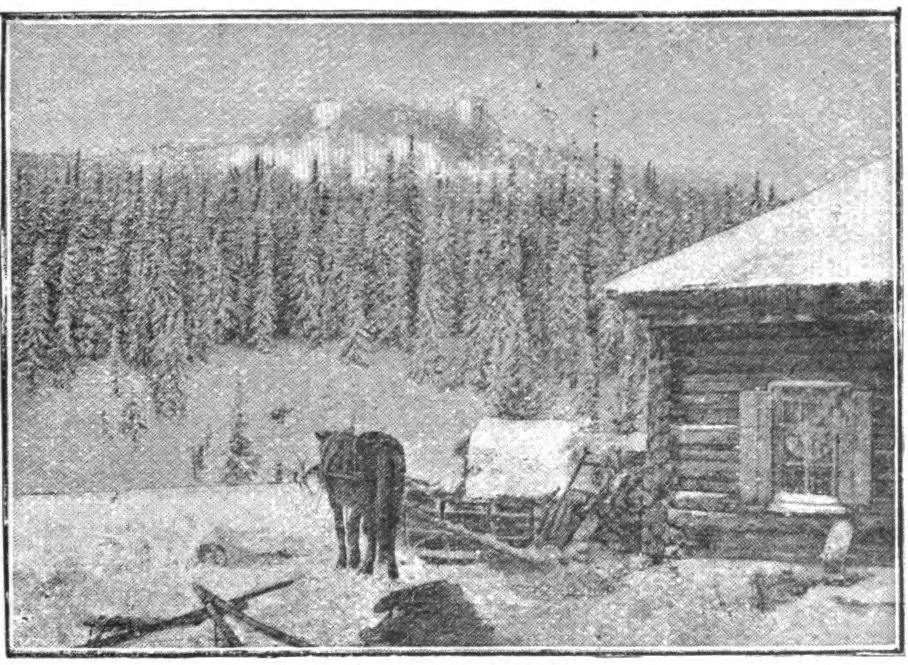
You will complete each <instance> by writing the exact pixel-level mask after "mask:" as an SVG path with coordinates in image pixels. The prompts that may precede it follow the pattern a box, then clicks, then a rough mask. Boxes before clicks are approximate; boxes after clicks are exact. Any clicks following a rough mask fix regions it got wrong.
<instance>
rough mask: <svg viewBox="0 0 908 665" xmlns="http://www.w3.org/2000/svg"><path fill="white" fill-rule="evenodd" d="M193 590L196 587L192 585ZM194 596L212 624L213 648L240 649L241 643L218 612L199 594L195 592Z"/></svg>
mask: <svg viewBox="0 0 908 665" xmlns="http://www.w3.org/2000/svg"><path fill="white" fill-rule="evenodd" d="M192 587H193V589H195V587H196V585H195V584H193V585H192ZM196 595H197V596H198V597H199V599H200V600H201V601H202V602H203V603H204V604H205V612H207V614H208V617H209V618H210V619H211V623H213V624H214V646H216V647H241V646H243V641H242V640H241V639H240V638H239V636H238V635H237V634H236V633H235V632H233V628H231V627H230V625H229V624H228V623H227V622H226V621H225V620H224V617H223V616H222V615H221V613H220V612H218V610H217V608H216V607H215V606H214V605H213V604H212V603H211V602H209V601H206V600H205V599H204V597H203V596H202V594H201V593H199V592H198V590H196Z"/></svg>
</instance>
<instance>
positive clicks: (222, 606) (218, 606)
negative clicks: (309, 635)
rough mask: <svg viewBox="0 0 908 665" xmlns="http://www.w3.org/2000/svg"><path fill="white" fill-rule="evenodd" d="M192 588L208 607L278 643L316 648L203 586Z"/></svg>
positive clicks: (194, 584) (193, 586)
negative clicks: (249, 613) (251, 614)
mask: <svg viewBox="0 0 908 665" xmlns="http://www.w3.org/2000/svg"><path fill="white" fill-rule="evenodd" d="M192 588H193V590H194V591H195V592H196V595H197V596H198V597H199V598H200V599H201V600H202V602H204V603H205V606H206V607H208V606H209V605H211V606H213V607H214V608H215V610H217V612H218V613H223V614H227V615H229V616H232V617H233V618H234V619H236V620H237V621H242V622H243V623H245V624H246V625H247V626H249V627H250V628H252V629H253V630H257V631H258V632H260V633H262V634H263V635H267V636H268V637H270V638H271V639H274V640H277V641H278V642H281V643H283V644H286V645H287V646H291V647H298V648H307V647H314V646H315V645H314V644H313V643H312V642H309V641H308V640H304V639H301V638H299V637H294V636H293V635H290V634H289V633H285V632H284V631H282V630H280V629H279V628H275V627H274V626H270V625H268V624H267V623H264V622H262V621H259V620H258V619H253V618H252V617H251V616H249V615H248V614H246V613H245V612H243V611H242V610H240V609H238V608H237V607H236V606H235V605H234V604H233V603H231V602H229V601H226V600H224V599H223V598H220V597H219V596H216V595H215V594H213V593H211V592H210V591H209V590H208V589H206V588H205V587H203V586H202V585H201V584H197V583H193V585H192Z"/></svg>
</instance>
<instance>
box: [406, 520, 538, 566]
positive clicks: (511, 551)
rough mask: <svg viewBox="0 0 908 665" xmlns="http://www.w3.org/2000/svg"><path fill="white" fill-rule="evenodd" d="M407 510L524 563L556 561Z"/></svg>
mask: <svg viewBox="0 0 908 665" xmlns="http://www.w3.org/2000/svg"><path fill="white" fill-rule="evenodd" d="M407 510H408V512H412V513H416V514H417V515H418V516H419V519H421V520H424V521H426V522H428V523H429V524H431V525H432V526H433V527H436V528H438V529H441V530H442V531H447V532H448V533H452V534H455V535H458V536H463V537H464V538H467V539H469V540H472V541H473V542H477V543H481V544H483V545H485V546H487V547H489V548H491V549H493V550H495V551H497V552H501V553H503V554H507V555H509V556H512V557H514V558H515V559H521V560H522V561H528V562H530V563H551V562H553V561H555V559H554V558H552V557H550V556H547V555H546V554H543V553H542V552H540V551H539V550H537V549H531V548H526V549H521V548H518V547H513V546H511V545H508V544H507V543H504V542H502V541H500V540H498V538H496V537H495V536H492V535H489V534H484V533H476V532H475V531H471V530H470V529H468V528H466V527H464V526H461V525H459V524H451V523H450V522H445V521H443V520H440V519H438V518H437V517H435V516H434V515H432V514H430V513H428V512H426V511H425V510H422V509H420V508H416V507H411V508H408V509H407Z"/></svg>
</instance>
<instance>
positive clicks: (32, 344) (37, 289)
mask: <svg viewBox="0 0 908 665" xmlns="http://www.w3.org/2000/svg"><path fill="white" fill-rule="evenodd" d="M48 278H49V274H48V264H47V251H46V249H45V246H44V242H43V241H39V242H38V245H37V246H36V247H35V250H34V253H33V254H32V265H31V267H30V268H29V269H28V275H27V277H26V280H25V294H24V300H25V302H24V307H23V308H22V311H23V318H22V320H21V321H17V325H16V328H17V331H18V333H19V338H18V342H17V348H16V360H17V368H18V370H19V371H20V373H21V375H22V377H23V378H24V380H25V383H26V385H28V386H31V387H34V386H35V385H36V383H37V380H38V376H39V373H40V372H41V371H43V370H46V369H48V368H49V366H50V360H51V359H50V352H51V350H52V348H53V346H52V345H53V321H52V320H51V313H50V291H49V289H48Z"/></svg>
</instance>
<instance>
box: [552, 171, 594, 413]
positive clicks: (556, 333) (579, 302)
mask: <svg viewBox="0 0 908 665" xmlns="http://www.w3.org/2000/svg"><path fill="white" fill-rule="evenodd" d="M575 197H576V192H575V190H574V189H573V188H572V187H570V183H569V181H568V177H567V171H566V169H565V171H564V172H563V174H562V194H561V197H560V199H561V211H560V212H561V214H560V223H559V225H558V231H559V235H560V238H559V243H558V254H557V259H556V261H555V265H556V269H555V271H554V275H553V277H554V280H553V281H554V288H553V291H552V312H551V331H552V332H551V334H552V338H551V349H550V353H549V372H550V376H551V378H552V380H553V381H554V383H555V384H556V385H558V386H559V387H560V389H561V391H562V392H567V393H570V394H572V395H573V398H574V401H575V403H578V402H584V403H585V402H586V401H587V398H588V397H589V396H588V394H587V392H588V391H590V390H592V389H593V387H592V385H591V380H592V378H593V370H592V368H591V366H590V364H591V361H592V356H593V354H592V348H591V345H592V340H591V339H590V337H589V331H588V329H587V313H586V306H585V303H584V284H583V265H582V261H581V252H580V245H581V243H582V242H583V239H582V235H581V234H582V232H583V229H582V228H581V227H580V226H579V225H578V224H577V223H576V222H575V221H574V214H573V213H574V210H575V209H576V199H575Z"/></svg>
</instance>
